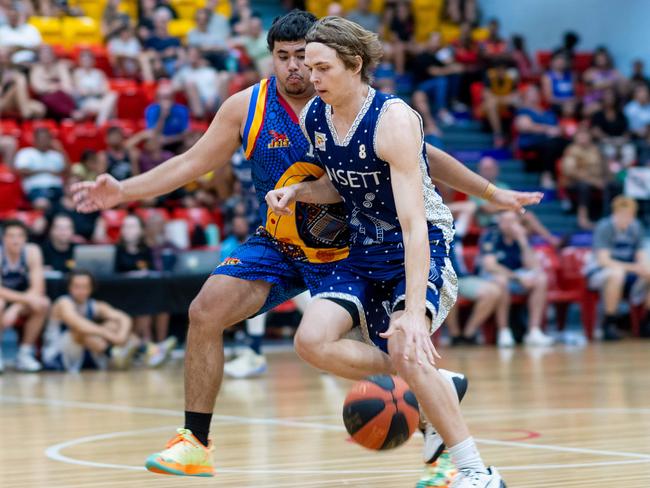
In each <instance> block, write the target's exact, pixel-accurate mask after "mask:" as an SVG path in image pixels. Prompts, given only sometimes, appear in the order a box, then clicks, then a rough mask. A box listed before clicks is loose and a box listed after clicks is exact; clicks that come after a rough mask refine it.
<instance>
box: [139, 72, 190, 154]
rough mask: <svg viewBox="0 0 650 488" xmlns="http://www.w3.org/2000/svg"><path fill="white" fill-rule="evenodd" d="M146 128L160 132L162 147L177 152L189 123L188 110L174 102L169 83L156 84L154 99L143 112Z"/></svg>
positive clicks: (172, 89)
mask: <svg viewBox="0 0 650 488" xmlns="http://www.w3.org/2000/svg"><path fill="white" fill-rule="evenodd" d="M144 116H145V121H146V128H147V129H152V130H155V131H156V132H158V133H160V134H162V136H163V140H162V144H163V147H164V148H165V149H167V150H169V151H172V152H173V153H177V152H178V151H179V150H180V149H181V147H182V144H183V138H184V136H185V133H186V132H187V130H188V129H189V125H190V111H189V110H188V108H187V107H186V106H185V105H182V104H180V103H176V102H175V99H174V88H173V86H172V84H171V83H169V82H164V83H159V84H158V89H157V91H156V101H155V102H154V103H152V104H151V105H149V106H148V107H147V108H146V109H145V112H144Z"/></svg>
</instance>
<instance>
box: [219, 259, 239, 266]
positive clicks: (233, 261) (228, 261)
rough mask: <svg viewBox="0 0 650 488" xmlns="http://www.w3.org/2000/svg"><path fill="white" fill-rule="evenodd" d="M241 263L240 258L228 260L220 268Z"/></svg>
mask: <svg viewBox="0 0 650 488" xmlns="http://www.w3.org/2000/svg"><path fill="white" fill-rule="evenodd" d="M240 263H241V260H240V259H239V258H226V259H224V260H223V262H222V263H221V264H220V265H219V266H233V265H236V264H240Z"/></svg>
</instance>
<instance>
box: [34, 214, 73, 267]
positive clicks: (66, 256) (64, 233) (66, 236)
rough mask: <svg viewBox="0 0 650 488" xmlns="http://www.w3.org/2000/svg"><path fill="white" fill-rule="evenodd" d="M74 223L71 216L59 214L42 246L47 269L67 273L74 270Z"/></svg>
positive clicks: (55, 217)
mask: <svg viewBox="0 0 650 488" xmlns="http://www.w3.org/2000/svg"><path fill="white" fill-rule="evenodd" d="M74 234H75V232H74V222H73V221H72V219H71V218H70V216H69V215H66V214H57V215H55V216H54V218H53V219H52V223H51V224H50V231H49V232H48V237H47V239H46V240H45V242H44V243H43V244H42V245H41V250H42V251H43V263H44V265H45V269H47V270H54V271H60V272H62V273H67V272H68V271H72V270H73V269H74V247H75V243H74V242H73V239H74Z"/></svg>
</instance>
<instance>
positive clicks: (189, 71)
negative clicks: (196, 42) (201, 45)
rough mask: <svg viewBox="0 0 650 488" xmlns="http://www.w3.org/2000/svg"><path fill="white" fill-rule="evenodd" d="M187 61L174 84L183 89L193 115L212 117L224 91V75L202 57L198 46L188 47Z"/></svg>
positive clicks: (175, 78)
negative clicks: (220, 74)
mask: <svg viewBox="0 0 650 488" xmlns="http://www.w3.org/2000/svg"><path fill="white" fill-rule="evenodd" d="M186 58H187V59H186V61H185V63H184V64H183V65H182V66H181V68H180V69H179V70H178V71H177V72H176V74H175V75H174V78H173V79H172V84H173V86H174V88H176V89H177V90H182V91H184V92H185V95H186V96H187V101H188V104H189V106H190V110H191V111H192V115H193V116H194V117H196V118H198V119H202V118H206V117H210V118H211V117H212V116H213V115H214V114H215V113H216V112H217V108H218V107H219V102H220V100H221V96H222V94H223V93H224V90H225V87H224V85H225V84H226V83H224V81H225V80H224V77H221V76H219V73H217V71H216V70H215V69H214V68H213V67H212V66H209V65H208V64H207V63H206V62H205V60H204V59H203V58H202V57H201V51H200V50H199V49H198V48H197V47H190V48H188V49H187V55H186Z"/></svg>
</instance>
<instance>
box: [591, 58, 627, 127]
mask: <svg viewBox="0 0 650 488" xmlns="http://www.w3.org/2000/svg"><path fill="white" fill-rule="evenodd" d="M624 81H625V80H624V78H623V75H621V73H619V71H618V70H617V69H616V68H615V67H614V60H613V59H612V56H611V55H610V54H609V51H608V50H607V49H606V48H604V47H599V48H598V49H596V51H595V52H594V58H593V61H592V65H591V67H590V68H589V69H587V71H585V74H584V82H585V89H586V93H585V95H584V97H583V99H582V102H583V104H584V112H585V114H586V115H587V116H590V115H592V114H593V113H595V112H596V111H598V110H600V108H601V107H602V100H603V95H604V93H605V90H607V89H608V88H612V89H615V90H617V91H621V90H622V89H623V83H624Z"/></svg>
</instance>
